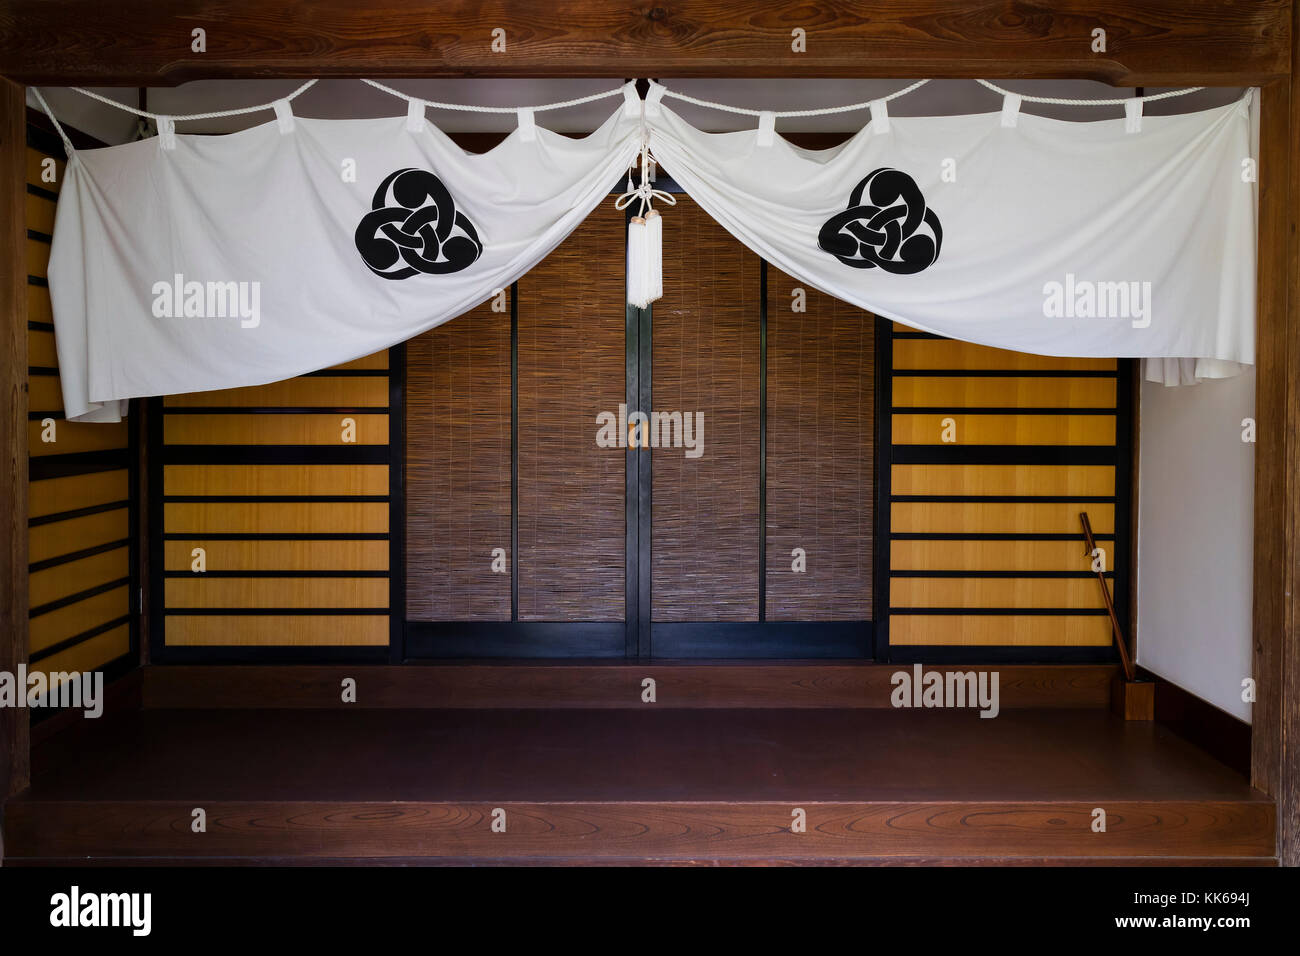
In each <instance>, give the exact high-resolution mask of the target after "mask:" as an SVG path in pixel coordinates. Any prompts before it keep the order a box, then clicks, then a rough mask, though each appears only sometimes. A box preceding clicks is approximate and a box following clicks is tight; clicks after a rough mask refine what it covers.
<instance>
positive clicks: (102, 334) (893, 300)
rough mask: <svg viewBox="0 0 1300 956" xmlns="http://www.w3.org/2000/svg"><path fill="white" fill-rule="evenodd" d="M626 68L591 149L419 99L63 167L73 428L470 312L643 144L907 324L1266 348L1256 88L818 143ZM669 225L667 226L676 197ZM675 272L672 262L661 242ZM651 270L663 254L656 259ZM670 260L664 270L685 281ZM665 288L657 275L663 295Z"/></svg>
mask: <svg viewBox="0 0 1300 956" xmlns="http://www.w3.org/2000/svg"><path fill="white" fill-rule="evenodd" d="M664 92H665V88H664V87H663V86H661V85H659V84H651V89H650V93H649V95H648V97H647V99H646V101H645V102H644V104H643V103H642V102H641V101H640V100H639V99H638V98H637V96H636V93H635V90H634V85H633V84H627V86H625V87H624V90H623V103H622V104H621V106H620V107H619V109H618V110H617V111H616V112H615V113H614V114H613V115H612V116H610V118H609V119H608V120H607V121H606V122H605V123H604V124H602V125H601V127H600V128H599V129H598V130H596V131H595V132H594V133H592V134H591V135H590V136H587V137H585V138H583V139H571V138H569V137H566V136H561V135H559V134H556V133H552V132H550V131H549V130H546V129H544V128H542V127H540V126H537V125H536V123H535V121H534V118H533V112H532V111H531V110H527V109H524V110H520V111H519V126H518V128H517V129H516V130H514V131H513V132H512V133H511V134H510V135H509V136H508V137H507V138H506V139H505V140H504V141H503V142H502V143H501V144H499V145H498V146H497V147H495V148H494V149H492V150H491V151H489V152H487V153H484V154H469V153H466V152H465V151H464V150H462V149H461V148H460V147H458V146H456V145H455V143H453V142H452V141H451V140H450V139H449V138H448V137H447V136H446V135H445V134H444V133H442V132H441V131H440V130H439V129H438V128H437V127H435V126H433V125H432V124H430V123H428V122H427V121H426V119H425V117H424V107H423V105H422V104H420V103H418V102H416V103H413V104H412V105H411V109H410V111H409V112H408V115H407V116H405V117H396V118H391V119H362V120H311V119H302V118H295V117H294V116H293V114H292V112H291V110H290V108H289V103H288V101H287V100H282V101H279V102H278V103H277V104H275V109H276V114H277V115H276V119H275V120H274V121H272V122H269V123H266V124H263V125H260V126H257V127H254V128H252V129H248V130H245V131H243V132H239V133H234V134H230V135H225V136H186V135H176V133H175V131H174V124H172V123H170V122H166V121H164V122H161V123H160V135H159V136H158V137H157V138H154V139H149V140H144V141H141V142H136V143H130V144H127V145H123V146H114V147H109V148H105V149H95V150H81V151H76V152H74V153H73V154H72V156H71V158H70V161H69V163H68V166H67V171H66V179H65V182H64V185H63V189H62V192H61V194H60V199H59V205H58V212H57V215H56V220H55V230H54V243H53V249H52V251H51V257H50V266H49V277H50V296H51V299H52V302H53V307H54V323H55V333H56V341H57V348H58V353H59V367H60V372H61V376H62V381H63V391H64V406H65V413H66V415H67V417H68V418H70V419H73V420H82V421H116V420H118V419H119V418H120V416H121V415H122V414H123V413H124V412H125V407H126V401H125V400H126V399H129V398H132V397H136V396H148V395H165V394H175V393H183V392H194V391H205V390H211V389H220V388H232V387H237V386H245V385H258V384H263V383H267V382H272V381H278V380H281V379H286V378H292V377H293V376H296V375H300V374H303V373H305V372H309V371H314V370H316V369H321V368H327V367H329V366H332V365H336V364H339V363H342V362H347V361H350V360H352V359H355V358H359V357H361V356H363V355H368V354H370V353H372V352H376V351H378V350H380V349H383V348H386V347H388V346H390V345H393V344H395V343H397V342H401V341H404V340H406V339H409V338H411V337H413V336H415V335H418V334H419V333H421V332H423V331H425V330H427V329H430V328H432V327H434V326H436V325H439V324H440V323H442V322H445V321H447V320H448V319H451V318H454V317H455V316H458V315H461V314H463V313H465V312H467V311H469V310H470V309H472V308H473V307H474V306H476V305H478V304H480V303H482V302H484V301H486V300H488V299H489V298H491V297H492V295H493V294H494V293H495V292H496V290H499V289H502V288H505V287H507V286H508V285H509V284H510V283H511V282H513V281H514V280H516V279H518V278H519V277H520V276H522V275H523V274H524V273H525V272H527V271H528V270H529V269H530V268H532V266H534V265H535V264H536V263H538V262H539V261H540V260H541V259H542V258H544V257H545V256H546V255H547V254H548V253H549V252H550V251H551V250H552V249H554V248H555V246H557V245H558V244H559V243H560V242H561V241H562V240H563V239H564V238H565V236H567V235H568V234H569V233H570V232H571V231H572V230H573V229H574V228H575V227H576V226H577V225H578V223H579V222H581V221H582V219H583V218H585V217H586V216H587V215H588V213H590V212H591V210H592V209H594V208H595V207H596V205H597V204H598V203H600V202H602V201H604V200H606V197H607V196H608V194H609V190H610V188H611V187H612V186H614V185H615V184H616V183H617V182H619V181H620V179H621V177H622V175H623V174H624V172H625V171H626V170H627V168H628V167H629V166H630V165H631V164H632V163H633V161H634V160H635V159H636V158H637V154H638V151H639V150H641V148H642V146H643V138H648V142H649V147H650V150H651V151H652V152H653V154H654V156H655V158H656V159H657V160H658V161H659V162H661V163H662V164H663V166H664V167H665V169H666V170H667V171H668V172H669V173H671V175H672V176H674V177H675V178H676V179H677V181H678V182H679V183H680V184H681V185H682V186H683V187H684V188H685V190H686V192H687V193H689V194H690V196H691V197H692V198H693V199H695V200H696V201H697V202H698V203H699V204H700V206H702V207H703V208H704V209H705V211H707V212H708V213H709V214H710V215H712V216H713V218H715V219H716V220H717V221H718V222H719V223H721V224H722V225H723V226H724V227H725V228H726V229H728V230H729V231H730V232H731V233H732V234H733V235H735V236H736V237H737V238H738V239H739V240H740V241H741V242H743V243H745V245H747V246H748V247H749V248H751V249H752V250H754V251H755V252H756V253H758V254H759V255H760V256H763V257H764V258H766V259H767V260H768V261H770V262H772V263H773V264H774V265H776V266H777V267H778V268H780V269H782V270H784V271H785V272H787V273H789V274H790V275H792V276H794V277H795V278H796V279H798V280H799V281H801V282H804V283H807V284H808V285H810V286H812V287H814V288H817V289H820V290H821V291H823V292H826V293H828V294H830V295H833V296H836V297H838V298H840V299H843V300H845V301H847V302H850V303H853V304H855V305H857V306H859V307H861V308H863V309H866V310H869V311H871V312H874V313H876V314H878V315H882V316H885V317H886V318H890V319H893V320H896V321H898V322H901V323H904V324H906V325H909V326H912V327H914V328H917V329H922V330H925V331H930V332H935V333H938V334H940V335H944V336H948V337H951V338H955V339H963V340H966V341H970V342H975V343H978V344H982V345H989V346H994V347H998V348H1005V349H1013V350H1017V351H1022V352H1034V353H1040V354H1045V355H1062V356H1098V357H1142V358H1145V359H1147V360H1148V361H1147V367H1146V374H1147V377H1148V378H1149V379H1151V380H1153V381H1163V382H1165V383H1166V384H1180V383H1186V382H1194V381H1199V380H1201V379H1204V378H1213V377H1224V376H1227V375H1231V374H1234V373H1235V371H1237V370H1238V369H1239V368H1240V367H1241V365H1243V364H1251V363H1253V362H1254V357H1255V356H1254V353H1255V331H1254V330H1255V258H1256V256H1255V247H1256V219H1257V214H1256V204H1257V197H1256V186H1255V176H1254V175H1253V172H1254V169H1253V162H1254V160H1253V157H1254V156H1255V149H1254V146H1255V140H1254V136H1253V133H1254V130H1255V129H1256V123H1257V110H1256V106H1255V104H1256V103H1257V100H1258V97H1257V96H1255V95H1254V91H1250V92H1248V93H1247V94H1246V95H1245V96H1243V97H1242V98H1241V99H1240V100H1238V101H1237V102H1235V103H1232V104H1230V105H1228V106H1224V107H1221V108H1218V109H1211V110H1204V111H1201V112H1196V113H1188V114H1182V115H1174V116H1147V117H1144V116H1142V113H1141V103H1140V102H1139V101H1137V100H1131V101H1129V104H1128V107H1127V108H1126V118H1125V119H1119V120H1103V121H1099V122H1063V121H1059V120H1053V119H1046V118H1043V117H1039V116H1033V115H1030V114H1025V113H1022V112H1021V111H1020V110H1019V109H1018V105H1019V104H1018V101H1017V100H1016V98H1015V97H1012V96H1008V97H1006V100H1005V103H1004V107H1003V109H1002V110H1001V111H1000V112H992V113H985V114H976V115H968V116H942V117H890V116H889V115H888V111H887V107H886V104H885V103H884V102H882V101H877V102H876V103H874V104H872V120H871V122H870V123H869V124H868V125H867V126H865V127H864V128H863V129H861V130H860V131H859V132H858V133H857V134H856V135H855V136H853V137H852V138H851V139H850V140H849V141H848V142H846V143H843V144H841V145H840V146H838V147H835V148H833V149H827V150H806V149H801V148H799V147H796V146H793V145H791V144H790V143H789V142H787V141H786V140H785V139H783V138H782V137H780V136H779V135H776V132H775V129H774V126H775V123H774V116H773V115H772V114H764V115H763V116H761V117H760V118H759V122H758V124H757V128H756V129H753V130H748V131H742V132H734V133H717V134H711V133H704V132H701V131H700V130H698V129H696V128H694V127H693V126H691V125H690V124H689V123H687V122H686V121H684V120H683V119H682V118H681V117H680V116H678V115H677V114H676V113H674V112H673V111H672V110H671V109H670V108H669V107H668V106H667V105H665V103H664V102H663V95H664ZM662 218H663V223H664V224H663V236H664V239H663V241H664V242H665V243H671V242H672V241H673V233H674V231H673V227H672V222H671V219H672V210H671V208H668V209H665V210H663V215H662ZM651 258H653V259H655V261H657V257H651ZM647 261H649V260H647ZM674 281H675V277H674V276H673V275H671V274H669V275H666V276H663V283H664V284H666V285H668V286H669V287H671V284H672V283H673V282H674ZM652 284H653V283H652Z"/></svg>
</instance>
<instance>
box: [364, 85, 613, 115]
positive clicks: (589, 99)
mask: <svg viewBox="0 0 1300 956" xmlns="http://www.w3.org/2000/svg"><path fill="white" fill-rule="evenodd" d="M361 82H362V83H365V84H366V85H367V86H373V87H374V88H375V89H377V90H382V91H383V92H385V93H388V94H389V95H390V96H396V97H398V98H399V99H403V100H406V101H407V102H408V103H423V104H424V105H425V106H426V107H431V108H433V109H437V110H459V111H461V112H463V113H518V112H519V110H520V107H517V106H470V105H466V104H464V103H439V102H437V101H436V100H426V99H422V98H420V97H418V96H411V95H410V94H409V93H403V92H402V91H401V90H395V89H393V88H392V87H391V86H384V84H382V83H376V82H375V81H374V80H362V81H361ZM622 92H623V87H621V86H620V87H618V88H617V89H613V90H606V91H605V92H603V93H592V94H591V95H590V96H580V97H578V98H577V99H576V100H564V101H563V102H560V103H545V104H543V105H542V106H530V107H528V109H530V110H532V111H533V112H534V113H540V112H542V110H559V109H564V108H565V107H566V106H581V105H582V104H583V103H594V102H595V101H596V100H603V99H605V97H607V96H618V95H619V94H620V93H622Z"/></svg>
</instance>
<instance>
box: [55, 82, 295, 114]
mask: <svg viewBox="0 0 1300 956" xmlns="http://www.w3.org/2000/svg"><path fill="white" fill-rule="evenodd" d="M316 83H317V81H316V80H308V81H307V82H306V83H304V84H303V85H302V86H300V87H298V88H297V89H296V90H294V91H293V92H292V93H290V94H289V95H288V96H283V97H280V99H278V100H276V101H275V103H278V102H280V101H281V100H283V101H285V102H288V101H289V100H292V99H295V98H296V97H298V96H300V95H301V94H303V93H305V92H307V90H309V89H311V88H312V87H313V86H315V85H316ZM72 89H74V90H76V91H77V92H78V93H80V94H82V95H83V96H89V97H90V98H91V99H92V100H99V102H101V103H106V104H107V105H109V106H115V107H117V108H118V109H119V110H123V111H125V112H127V113H134V114H135V115H136V116H143V117H144V118H145V119H151V120H154V121H155V122H156V121H157V120H159V119H169V120H173V121H174V120H201V119H221V118H222V117H225V116H243V115H245V114H246V113H260V112H261V111H262V110H272V109H275V103H263V104H261V105H260V106H244V107H241V108H240V109H237V110H217V111H216V112H213V113H189V114H187V115H185V116H168V115H167V114H165V113H150V112H149V111H148V110H138V109H136V108H135V107H134V106H127V105H126V104H125V103H119V102H118V101H117V100H113V99H109V98H108V97H107V96H100V95H99V94H98V93H92V92H91V91H90V90H83V89H82V88H81V87H79V86H74V87H72Z"/></svg>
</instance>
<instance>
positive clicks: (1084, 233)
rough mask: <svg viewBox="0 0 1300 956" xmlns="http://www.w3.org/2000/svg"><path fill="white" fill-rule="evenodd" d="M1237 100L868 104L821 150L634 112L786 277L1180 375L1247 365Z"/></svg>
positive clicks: (1246, 112)
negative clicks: (1019, 108) (1070, 105)
mask: <svg viewBox="0 0 1300 956" xmlns="http://www.w3.org/2000/svg"><path fill="white" fill-rule="evenodd" d="M1257 99H1258V97H1257V96H1255V95H1254V92H1253V91H1249V92H1247V94H1245V95H1244V96H1243V97H1242V98H1240V99H1239V100H1238V101H1236V102H1234V103H1231V104H1229V105H1227V106H1224V107H1221V108H1218V109H1210V110H1204V111H1200V112H1196V113H1188V114H1182V115H1174V116H1148V117H1141V115H1140V111H1134V110H1130V111H1129V113H1130V117H1129V118H1128V119H1116V120H1103V121H1098V122H1083V123H1079V122H1064V121H1060V120H1054V119H1047V118H1044V117H1040V116H1033V115H1027V114H1026V115H1019V114H1017V113H1016V112H1014V111H1013V110H1011V109H1005V110H1003V111H1002V112H1001V113H997V112H994V113H987V114H975V115H967V116H942V117H888V116H887V114H885V111H884V110H883V108H882V109H880V113H881V115H880V116H877V117H874V118H873V120H872V122H871V123H870V124H868V125H867V126H866V127H864V128H863V129H861V130H860V131H859V132H858V133H857V134H856V135H854V136H853V137H852V138H851V139H850V140H848V141H847V142H845V143H842V144H841V145H839V146H837V147H835V148H833V149H826V150H807V149H802V148H800V147H797V146H794V145H793V144H791V143H789V142H788V141H786V140H785V139H783V138H781V137H780V136H771V135H767V136H765V135H764V133H763V130H762V129H761V128H760V129H754V130H746V131H742V132H732V133H705V132H701V131H700V130H698V129H696V128H695V127H693V126H691V125H690V124H689V123H687V122H686V121H685V120H683V119H682V118H681V117H680V116H679V115H677V114H676V113H674V112H673V111H672V109H670V108H669V107H668V106H666V105H664V104H663V103H662V101H660V102H658V103H657V106H656V107H654V108H652V109H650V110H649V112H648V123H649V125H650V130H651V132H650V145H651V149H652V151H653V153H654V155H655V157H656V159H657V160H658V161H659V162H660V163H662V164H663V167H664V169H665V172H666V173H667V174H668V175H671V176H672V177H674V178H675V179H676V180H677V182H678V183H680V184H681V186H682V187H683V189H684V190H685V191H686V192H687V193H688V194H689V195H690V196H691V197H692V198H693V199H695V200H696V201H697V202H698V203H699V204H700V205H701V206H702V207H703V208H704V209H705V210H706V211H707V212H708V213H709V214H710V215H711V216H713V218H714V219H716V220H717V221H718V222H719V223H721V224H722V225H723V226H724V227H725V228H726V229H727V230H728V231H730V232H731V233H732V234H733V235H734V236H736V238H737V239H739V240H740V241H741V242H743V243H744V244H745V245H747V246H748V247H749V248H750V249H752V250H753V251H754V252H756V253H757V254H758V255H760V256H762V257H764V258H765V259H767V260H768V261H770V262H772V263H773V264H774V265H776V266H777V267H778V268H780V269H782V270H784V271H785V272H787V273H789V274H790V275H792V276H794V277H795V278H797V279H798V280H799V281H801V282H805V283H807V284H808V285H810V286H812V287H814V288H816V289H819V290H821V291H822V292H825V293H828V294H830V295H833V296H835V297H837V298H840V299H843V300H845V301H848V302H851V303H853V304H854V305H857V306H859V307H861V308H863V309H867V310H869V311H871V312H874V313H876V314H878V315H882V316H885V317H886V318H889V319H893V320H895V321H897V322H901V323H903V324H905V325H908V326H911V327H913V328H915V329H919V330H922V331H927V332H933V333H936V334H939V335H943V336H946V337H950V338H954V339H962V340H965V341H969V342H974V343H977V344H980V345H988V346H993V347H997V348H1004V349H1013V350H1016V351H1021V352H1033V353H1039V354H1044V355H1060V356H1090V357H1109V358H1115V357H1118V358H1124V357H1142V358H1147V359H1150V360H1152V361H1151V362H1150V363H1149V364H1148V365H1147V369H1146V374H1147V376H1148V377H1149V378H1151V380H1153V381H1164V382H1166V383H1167V384H1181V383H1186V382H1192V381H1199V380H1201V379H1204V378H1216V377H1223V376H1225V375H1230V374H1235V372H1236V371H1237V370H1239V369H1240V366H1241V365H1245V364H1252V363H1253V362H1254V357H1255V248H1256V203H1257V197H1256V186H1255V181H1254V180H1255V177H1254V176H1253V166H1252V164H1253V159H1252V157H1253V156H1254V151H1253V149H1252V138H1251V122H1252V112H1253V110H1254V104H1255V102H1256V101H1257ZM1134 113H1136V116H1134ZM1135 120H1136V122H1135ZM761 125H762V124H760V127H761ZM664 236H665V239H664V241H665V243H668V242H671V241H672V214H671V211H670V212H668V213H667V214H666V216H665V225H664ZM671 281H672V277H671V276H666V277H665V282H671Z"/></svg>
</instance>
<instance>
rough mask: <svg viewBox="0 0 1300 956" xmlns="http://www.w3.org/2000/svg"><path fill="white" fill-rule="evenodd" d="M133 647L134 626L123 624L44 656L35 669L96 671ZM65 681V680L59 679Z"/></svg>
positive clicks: (53, 671)
mask: <svg viewBox="0 0 1300 956" xmlns="http://www.w3.org/2000/svg"><path fill="white" fill-rule="evenodd" d="M130 650H131V626H130V625H129V624H123V625H121V626H120V627H115V628H113V629H112V630H111V631H105V632H104V633H103V634H96V635H95V636H94V637H91V638H87V639H86V640H84V641H81V642H80V643H77V644H73V645H72V646H71V647H68V648H65V649H63V650H61V651H59V652H58V653H57V654H51V655H50V656H49V657H46V658H42V659H41V660H40V661H38V662H37V663H36V664H34V665H32V667H33V668H39V669H40V670H41V671H42V672H44V673H46V674H52V673H56V672H63V673H68V672H71V671H82V672H85V671H94V670H98V669H99V668H101V667H103V666H104V665H105V664H110V663H112V662H113V661H115V660H117V659H118V658H119V657H122V656H123V655H125V654H127V653H128V652H129V651H130ZM60 683H62V682H60Z"/></svg>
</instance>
